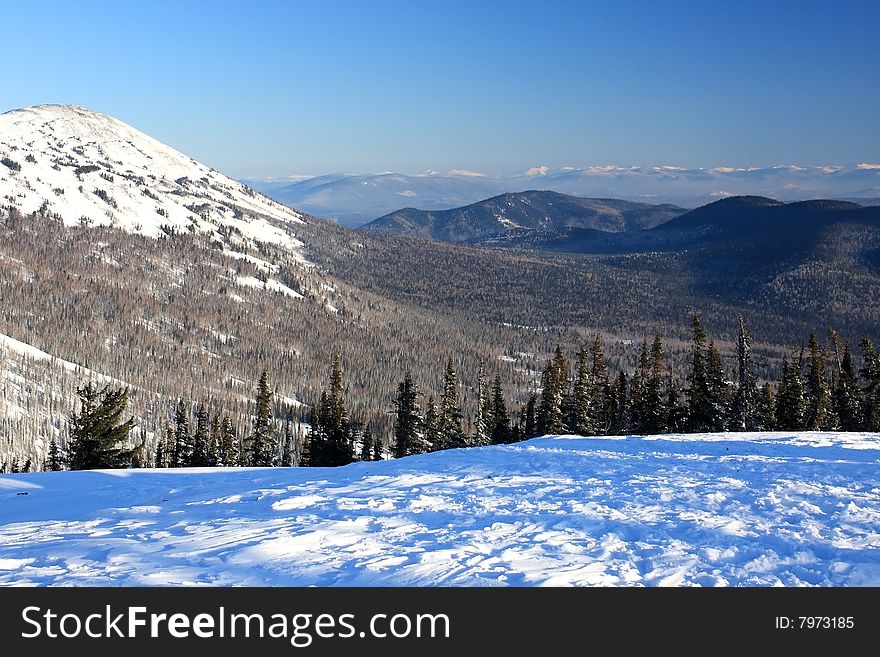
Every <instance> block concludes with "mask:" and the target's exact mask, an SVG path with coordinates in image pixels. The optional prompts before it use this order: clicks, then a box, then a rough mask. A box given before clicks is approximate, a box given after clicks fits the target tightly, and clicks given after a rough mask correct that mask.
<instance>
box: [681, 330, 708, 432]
mask: <svg viewBox="0 0 880 657" xmlns="http://www.w3.org/2000/svg"><path fill="white" fill-rule="evenodd" d="M692 326H693V329H694V344H693V347H692V348H691V372H690V375H689V376H688V384H689V386H688V388H687V390H686V391H685V394H686V396H687V399H688V431H690V432H693V433H698V432H702V431H711V430H712V426H713V421H712V419H713V418H712V415H713V413H712V408H711V402H710V395H709V380H708V375H707V372H706V332H705V331H704V330H703V324H702V322H701V321H700V316H699V315H694V319H693V323H692Z"/></svg>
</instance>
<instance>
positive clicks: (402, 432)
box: [394, 372, 445, 458]
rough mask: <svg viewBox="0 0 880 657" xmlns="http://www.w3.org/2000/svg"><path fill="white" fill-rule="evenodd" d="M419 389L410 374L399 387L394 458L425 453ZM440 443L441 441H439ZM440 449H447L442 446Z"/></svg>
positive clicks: (396, 404)
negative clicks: (418, 401)
mask: <svg viewBox="0 0 880 657" xmlns="http://www.w3.org/2000/svg"><path fill="white" fill-rule="evenodd" d="M418 395H419V392H418V388H417V386H416V384H415V382H414V381H413V378H412V374H410V373H409V372H407V373H406V375H405V376H404V378H403V381H401V382H400V385H398V386H397V398H396V399H395V400H394V409H395V420H394V456H395V457H396V458H402V457H404V456H409V455H410V454H421V453H423V452H424V451H425V447H426V446H425V443H424V439H423V437H422V426H421V425H422V419H421V416H420V415H419V407H418V403H417V400H418ZM438 443H439V441H438ZM438 449H445V447H443V446H442V445H441V446H439V447H438Z"/></svg>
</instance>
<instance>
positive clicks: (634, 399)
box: [629, 340, 651, 433]
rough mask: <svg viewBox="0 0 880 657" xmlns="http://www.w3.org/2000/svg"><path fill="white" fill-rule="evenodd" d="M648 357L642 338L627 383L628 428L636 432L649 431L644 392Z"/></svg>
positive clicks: (647, 375)
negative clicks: (628, 383) (636, 358)
mask: <svg viewBox="0 0 880 657" xmlns="http://www.w3.org/2000/svg"><path fill="white" fill-rule="evenodd" d="M650 367H651V365H650V359H649V358H648V341H647V340H643V341H642V346H641V347H640V349H639V357H638V362H637V366H636V371H635V373H634V374H633V377H632V381H630V385H629V393H630V428H631V429H632V430H633V431H636V432H638V433H649V432H648V431H647V430H646V429H645V428H644V427H645V417H644V416H645V393H646V389H647V385H648V378H649V376H650V375H649V370H650Z"/></svg>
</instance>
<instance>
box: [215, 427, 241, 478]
mask: <svg viewBox="0 0 880 657" xmlns="http://www.w3.org/2000/svg"><path fill="white" fill-rule="evenodd" d="M241 452H242V450H241V446H240V445H239V444H238V440H236V436H235V427H233V426H232V420H231V419H230V418H229V416H228V415H224V416H223V420H222V421H221V422H220V448H219V450H218V461H219V462H220V465H222V466H224V467H227V468H231V467H234V466H236V465H238V464H239V462H240V461H241Z"/></svg>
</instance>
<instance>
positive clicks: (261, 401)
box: [249, 370, 276, 468]
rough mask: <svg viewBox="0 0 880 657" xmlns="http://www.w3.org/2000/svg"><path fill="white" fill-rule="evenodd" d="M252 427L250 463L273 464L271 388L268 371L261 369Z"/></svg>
mask: <svg viewBox="0 0 880 657" xmlns="http://www.w3.org/2000/svg"><path fill="white" fill-rule="evenodd" d="M255 402H256V404H255V408H254V418H253V427H252V429H251V435H250V455H249V456H250V465H252V466H254V467H258V468H267V467H271V466H273V465H275V451H276V445H275V430H274V429H275V428H274V423H273V421H272V390H271V389H270V388H269V373H268V372H267V371H266V370H263V372H262V374H260V380H259V381H258V382H257V396H256V400H255Z"/></svg>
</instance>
